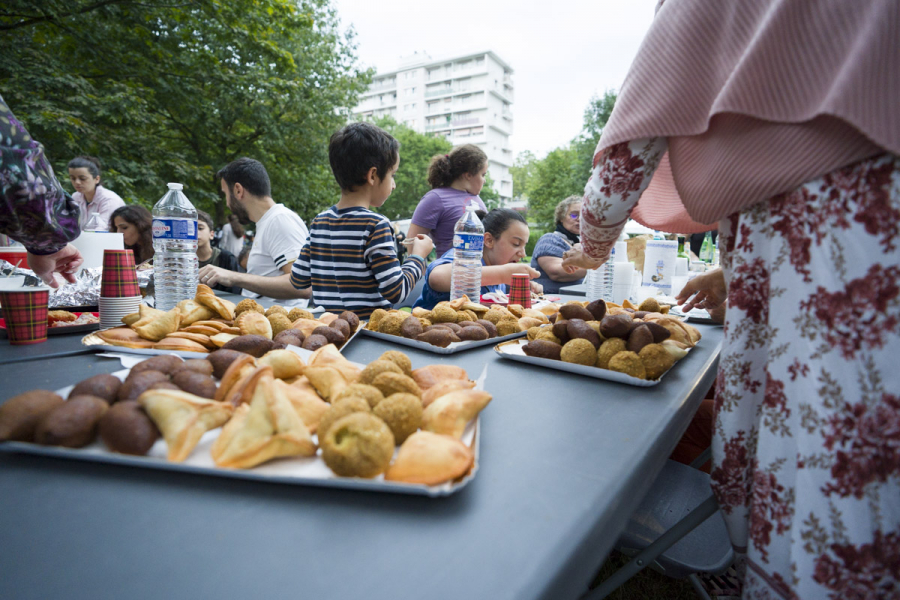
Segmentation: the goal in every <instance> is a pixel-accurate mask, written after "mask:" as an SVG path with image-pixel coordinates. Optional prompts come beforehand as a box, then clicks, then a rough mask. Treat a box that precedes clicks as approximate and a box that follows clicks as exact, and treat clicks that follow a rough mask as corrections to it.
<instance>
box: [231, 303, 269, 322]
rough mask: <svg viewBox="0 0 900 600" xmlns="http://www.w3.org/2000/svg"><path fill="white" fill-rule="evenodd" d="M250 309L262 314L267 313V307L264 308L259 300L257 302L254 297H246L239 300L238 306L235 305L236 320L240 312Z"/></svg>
mask: <svg viewBox="0 0 900 600" xmlns="http://www.w3.org/2000/svg"><path fill="white" fill-rule="evenodd" d="M248 310H252V311H255V312H258V313H260V314H262V315H264V314H266V309H264V308H263V307H262V305H260V303H259V302H257V301H256V300H254V299H253V298H245V299H244V300H241V301H240V302H238V303H237V306H235V307H234V318H235V320H237V318H238V315H239V314H241V313H242V312H246V311H248Z"/></svg>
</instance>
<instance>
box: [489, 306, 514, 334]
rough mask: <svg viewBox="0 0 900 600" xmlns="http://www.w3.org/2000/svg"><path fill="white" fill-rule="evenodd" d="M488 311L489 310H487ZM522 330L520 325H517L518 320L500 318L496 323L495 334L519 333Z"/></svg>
mask: <svg viewBox="0 0 900 600" xmlns="http://www.w3.org/2000/svg"><path fill="white" fill-rule="evenodd" d="M488 312H490V311H488ZM521 331H522V326H521V325H519V322H518V321H516V320H515V318H511V319H509V320H507V319H500V321H499V322H498V323H497V335H499V336H504V335H510V334H513V333H520V332H521Z"/></svg>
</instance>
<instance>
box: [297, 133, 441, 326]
mask: <svg viewBox="0 0 900 600" xmlns="http://www.w3.org/2000/svg"><path fill="white" fill-rule="evenodd" d="M399 148H400V144H399V142H397V140H395V139H394V138H393V137H391V136H390V135H389V134H388V133H387V132H385V131H383V130H382V129H380V128H378V127H376V126H375V125H372V124H371V123H351V124H350V125H347V126H346V127H344V128H343V129H341V130H340V131H338V132H337V133H335V134H334V135H332V136H331V141H330V142H329V144H328V160H329V162H330V163H331V170H332V172H333V173H334V178H335V179H336V180H337V182H338V185H339V186H340V187H341V199H340V201H339V202H338V203H337V204H336V205H334V206H332V207H331V208H329V209H328V210H325V211H323V212H321V213H319V214H318V215H317V216H316V218H315V219H313V220H312V223H310V227H309V240H307V242H306V244H305V245H304V246H303V249H302V250H301V251H300V256H299V257H298V258H297V260H296V261H295V262H294V266H293V268H292V270H291V283H292V284H293V285H294V287H296V288H297V289H303V288H307V287H312V294H313V299H314V301H315V304H316V305H319V306H324V307H325V309H327V310H336V311H340V310H351V311H353V312H355V313H356V314H357V315H358V316H359V318H360V319H366V318H368V317H369V315H370V314H371V313H372V312H373V311H374V310H375V309H376V308H384V309H389V308H391V306H392V305H393V304H396V303H398V302H402V301H403V300H404V299H405V298H406V296H408V295H409V293H410V291H411V290H412V289H413V287H414V286H415V285H416V282H417V281H418V280H419V279H420V278H421V277H422V273H423V272H424V270H425V257H426V256H428V253H429V252H431V249H432V248H433V247H434V244H432V242H431V238H429V237H428V236H426V235H419V236H416V238H415V239H414V240H413V243H412V248H411V249H410V254H409V256H408V257H407V259H406V260H405V261H404V262H403V264H402V265H401V263H400V261H399V260H398V259H397V250H396V249H395V247H394V234H393V229H392V227H391V222H390V221H389V220H388V219H387V218H386V217H384V216H383V215H380V214H378V213H376V212H373V211H372V210H371V209H372V208H373V207H374V208H377V207H380V206H382V205H383V204H384V203H385V201H386V200H387V199H388V196H390V195H391V192H392V191H393V190H394V188H395V187H396V184H395V183H394V174H395V173H396V172H397V169H398V168H399V167H400V153H399Z"/></svg>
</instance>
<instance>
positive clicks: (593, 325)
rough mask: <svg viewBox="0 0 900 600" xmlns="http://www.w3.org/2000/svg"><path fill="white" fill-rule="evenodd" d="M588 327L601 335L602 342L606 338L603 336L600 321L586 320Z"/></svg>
mask: <svg viewBox="0 0 900 600" xmlns="http://www.w3.org/2000/svg"><path fill="white" fill-rule="evenodd" d="M585 323H586V324H587V326H588V327H590V328H591V329H593V330H594V331H596V332H597V335H599V336H600V341H601V342H602V341H603V340H605V339H606V338H605V337H603V334H602V333H600V321H585Z"/></svg>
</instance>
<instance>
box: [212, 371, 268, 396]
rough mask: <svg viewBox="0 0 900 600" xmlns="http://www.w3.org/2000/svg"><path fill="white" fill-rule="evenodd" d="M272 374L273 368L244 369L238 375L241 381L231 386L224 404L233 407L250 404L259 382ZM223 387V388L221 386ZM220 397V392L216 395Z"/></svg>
mask: <svg viewBox="0 0 900 600" xmlns="http://www.w3.org/2000/svg"><path fill="white" fill-rule="evenodd" d="M266 373H269V374H271V373H272V367H263V366H260V367H255V368H254V367H244V368H243V369H242V370H241V371H240V372H239V373H238V375H239V376H240V379H238V380H237V382H236V383H235V384H234V385H233V386H231V388H230V389H229V390H228V391H227V393H226V394H225V399H224V400H223V402H225V403H226V404H231V405H232V406H239V405H241V404H246V403H247V402H250V400H251V399H252V398H253V393H254V392H255V391H256V386H257V384H258V383H259V380H260V379H261V378H262V377H263V376H264V375H265V374H266ZM220 387H221V386H220ZM216 396H217V397H218V392H217V394H216Z"/></svg>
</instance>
